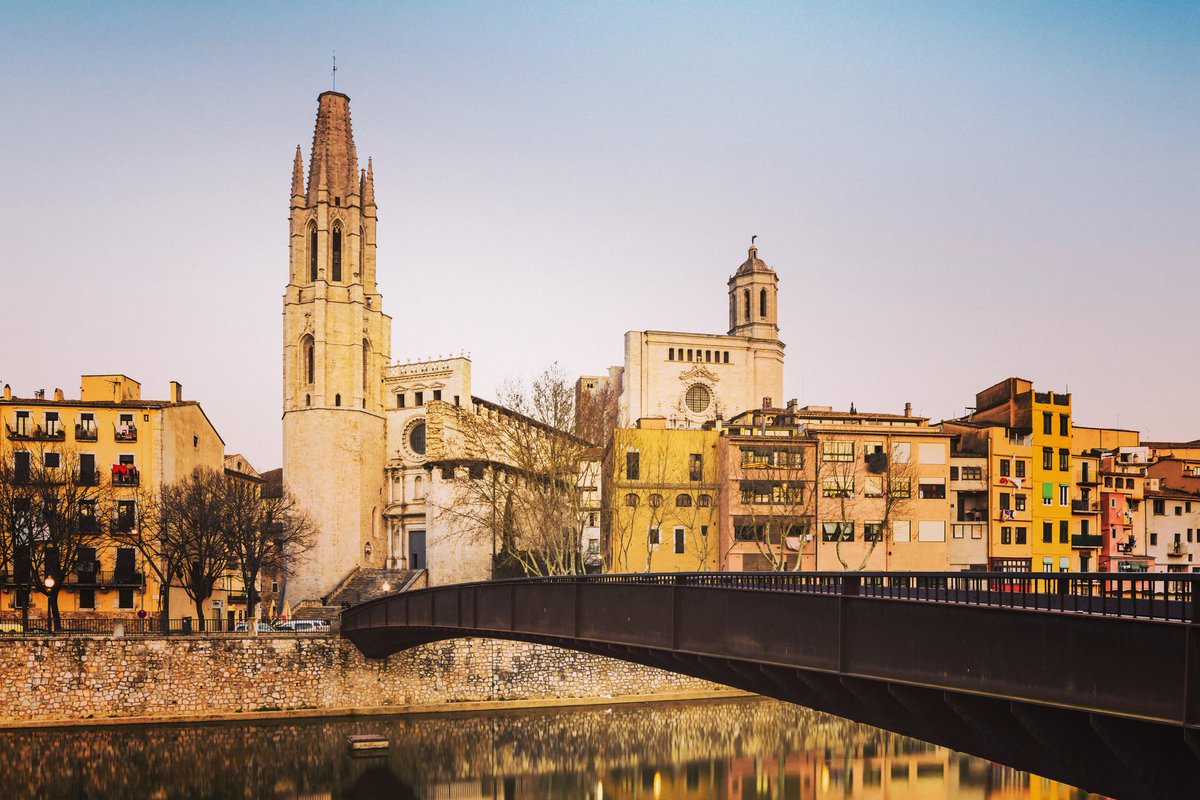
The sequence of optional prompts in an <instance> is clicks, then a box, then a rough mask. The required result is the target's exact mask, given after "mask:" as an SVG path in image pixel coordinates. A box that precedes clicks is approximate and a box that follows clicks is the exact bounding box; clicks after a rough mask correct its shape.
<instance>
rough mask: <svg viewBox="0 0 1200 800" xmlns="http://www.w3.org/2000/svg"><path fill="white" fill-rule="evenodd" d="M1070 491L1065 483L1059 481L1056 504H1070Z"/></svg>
mask: <svg viewBox="0 0 1200 800" xmlns="http://www.w3.org/2000/svg"><path fill="white" fill-rule="evenodd" d="M1070 493H1071V489H1070V487H1068V486H1067V485H1066V484H1065V483H1060V484H1059V485H1058V504H1059V505H1060V506H1069V505H1071V497H1070Z"/></svg>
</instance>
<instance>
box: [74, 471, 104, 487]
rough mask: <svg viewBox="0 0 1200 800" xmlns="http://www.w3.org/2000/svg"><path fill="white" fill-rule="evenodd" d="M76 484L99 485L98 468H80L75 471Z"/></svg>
mask: <svg viewBox="0 0 1200 800" xmlns="http://www.w3.org/2000/svg"><path fill="white" fill-rule="evenodd" d="M75 485H76V486H99V485H100V470H98V469H91V470H88V469H80V470H76V471H75Z"/></svg>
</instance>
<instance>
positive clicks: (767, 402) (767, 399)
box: [763, 397, 771, 408]
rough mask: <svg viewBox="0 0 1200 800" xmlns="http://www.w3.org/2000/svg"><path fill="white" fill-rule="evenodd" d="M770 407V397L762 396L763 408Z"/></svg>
mask: <svg viewBox="0 0 1200 800" xmlns="http://www.w3.org/2000/svg"><path fill="white" fill-rule="evenodd" d="M770 407H771V398H770V397H764V398H763V408H770Z"/></svg>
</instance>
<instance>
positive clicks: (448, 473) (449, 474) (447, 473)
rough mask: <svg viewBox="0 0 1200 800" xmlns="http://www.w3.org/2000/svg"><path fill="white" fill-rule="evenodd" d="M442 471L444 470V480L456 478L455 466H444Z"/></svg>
mask: <svg viewBox="0 0 1200 800" xmlns="http://www.w3.org/2000/svg"><path fill="white" fill-rule="evenodd" d="M441 471H442V480H444V481H452V480H454V467H442V470H441Z"/></svg>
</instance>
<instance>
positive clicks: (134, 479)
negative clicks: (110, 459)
mask: <svg viewBox="0 0 1200 800" xmlns="http://www.w3.org/2000/svg"><path fill="white" fill-rule="evenodd" d="M141 480H142V479H141V475H140V474H139V473H138V468H137V467H134V466H131V465H129V464H113V467H112V482H113V485H114V486H137V485H138V484H140V483H141Z"/></svg>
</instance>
